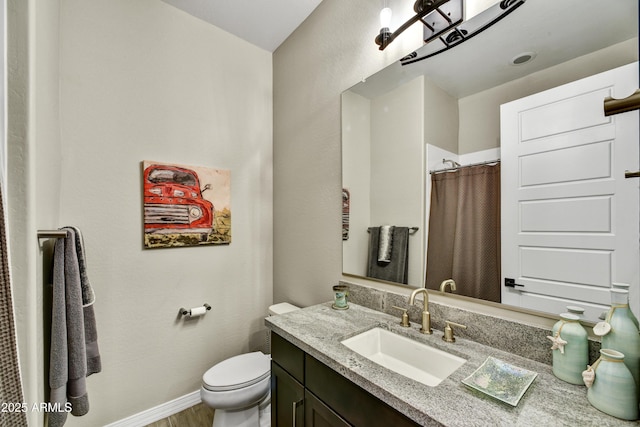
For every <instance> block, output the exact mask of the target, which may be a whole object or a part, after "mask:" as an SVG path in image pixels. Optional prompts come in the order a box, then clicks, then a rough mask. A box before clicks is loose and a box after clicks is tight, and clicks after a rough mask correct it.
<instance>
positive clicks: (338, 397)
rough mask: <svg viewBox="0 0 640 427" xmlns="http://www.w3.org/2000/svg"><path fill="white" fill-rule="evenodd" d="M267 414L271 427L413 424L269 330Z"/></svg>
mask: <svg viewBox="0 0 640 427" xmlns="http://www.w3.org/2000/svg"><path fill="white" fill-rule="evenodd" d="M271 417H272V419H271V424H272V425H273V426H274V427H281V426H287V427H288V426H302V425H304V426H307V427H320V426H322V427H324V426H331V427H342V426H350V425H353V426H394V427H404V426H417V425H418V424H416V423H414V422H413V421H411V420H410V419H409V418H407V417H406V416H404V415H403V414H401V413H400V412H398V411H396V410H395V409H393V408H392V407H390V406H389V405H387V404H386V403H384V402H382V401H381V400H379V399H378V398H376V397H375V396H373V395H372V394H370V393H369V392H367V391H365V390H364V389H362V388H361V387H359V386H357V385H356V384H354V383H352V382H351V381H349V380H348V379H346V378H345V377H343V376H342V375H340V374H339V373H337V372H335V371H334V370H333V369H331V368H329V367H327V366H326V365H325V364H323V363H322V362H320V361H318V360H317V359H315V358H314V357H312V356H310V355H308V354H306V353H305V352H304V351H302V350H301V349H299V348H298V347H296V346H295V345H293V344H291V343H290V342H289V341H287V340H285V339H284V338H282V337H281V336H279V335H278V334H276V333H274V332H272V333H271ZM294 420H295V423H294Z"/></svg>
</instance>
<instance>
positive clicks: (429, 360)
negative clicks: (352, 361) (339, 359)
mask: <svg viewBox="0 0 640 427" xmlns="http://www.w3.org/2000/svg"><path fill="white" fill-rule="evenodd" d="M342 344H344V345H345V346H347V347H348V348H350V349H351V350H353V351H355V352H356V353H358V354H360V355H362V356H364V357H366V358H367V359H369V360H372V361H374V362H375V363H377V364H379V365H382V366H384V367H385V368H388V369H391V370H392V371H394V372H396V373H398V374H400V375H404V376H405V377H409V378H411V379H413V380H416V381H419V382H421V383H423V384H426V385H428V386H431V387H434V386H437V385H438V384H440V383H441V382H442V381H443V380H444V379H445V378H447V377H448V376H449V375H451V374H452V373H453V372H454V371H455V370H456V369H458V368H459V367H460V366H462V365H463V364H464V362H466V360H465V359H463V358H461V357H458V356H454V355H453V354H449V353H447V352H446V351H442V350H438V349H437V348H433V347H431V346H428V345H426V344H422V343H420V342H417V341H414V340H412V339H410V338H407V337H403V336H401V335H397V334H394V333H393V332H390V331H388V330H386V329H382V328H373V329H370V330H368V331H366V332H363V333H361V334H358V335H356V336H354V337H351V338H348V339H346V340H344V341H342Z"/></svg>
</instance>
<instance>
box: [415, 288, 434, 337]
mask: <svg viewBox="0 0 640 427" xmlns="http://www.w3.org/2000/svg"><path fill="white" fill-rule="evenodd" d="M421 292H422V293H423V294H424V309H423V310H422V327H421V328H420V332H422V333H423V334H431V333H432V332H433V331H432V330H431V314H429V293H428V292H427V290H426V288H418V289H415V290H414V291H413V292H411V296H410V297H409V306H412V305H414V302H415V299H416V295H418V294H419V293H421Z"/></svg>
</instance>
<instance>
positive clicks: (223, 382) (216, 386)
mask: <svg viewBox="0 0 640 427" xmlns="http://www.w3.org/2000/svg"><path fill="white" fill-rule="evenodd" d="M298 309H299V307H296V306H295V305H292V304H289V303H286V302H283V303H279V304H274V305H272V306H270V307H269V315H270V316H275V315H278V314H283V313H288V312H290V311H294V310H298ZM270 385H271V356H270V355H268V354H264V353H262V352H261V351H254V352H252V353H245V354H240V355H238V356H233V357H230V358H229V359H226V360H223V361H222V362H220V363H218V364H216V365H215V366H213V367H212V368H210V369H209V370H208V371H207V372H205V373H204V375H203V376H202V387H201V388H200V397H201V398H202V402H203V403H204V404H206V405H207V406H209V407H211V408H213V409H215V413H214V417H213V427H258V426H260V427H269V426H270V425H271V393H270V389H271V387H270Z"/></svg>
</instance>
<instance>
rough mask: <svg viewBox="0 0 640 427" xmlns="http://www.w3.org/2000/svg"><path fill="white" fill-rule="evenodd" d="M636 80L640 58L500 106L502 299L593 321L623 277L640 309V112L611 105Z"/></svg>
mask: <svg viewBox="0 0 640 427" xmlns="http://www.w3.org/2000/svg"><path fill="white" fill-rule="evenodd" d="M637 88H638V64H637V63H634V64H630V65H626V66H623V67H620V68H617V69H614V70H611V71H607V72H605V73H601V74H597V75H595V76H592V77H588V78H586V79H582V80H578V81H576V82H573V83H570V84H567V85H564V86H560V87H557V88H554V89H551V90H548V91H544V92H541V93H538V94H535V95H532V96H529V97H526V98H522V99H519V100H516V101H513V102H510V103H507V104H504V105H502V106H501V112H500V114H501V116H500V121H501V140H502V147H501V149H502V154H501V156H502V167H501V174H502V182H501V185H502V283H503V290H502V302H503V303H505V304H509V305H514V306H518V307H523V308H528V309H532V310H540V311H545V312H552V313H561V312H564V311H566V306H567V305H579V306H582V307H584V308H585V309H586V312H585V316H586V318H587V319H590V320H594V319H596V318H597V317H598V316H599V315H600V313H602V311H603V310H605V309H606V308H607V306H608V304H609V302H610V294H609V289H610V287H611V283H614V282H621V283H629V284H630V285H631V308H632V309H633V311H634V312H635V313H636V315H638V310H639V308H640V291H639V286H640V283H639V281H640V279H639V277H640V271H639V270H640V244H639V241H638V238H639V236H640V232H639V228H640V214H639V212H640V203H639V198H640V197H639V196H640V184H639V181H640V180H639V179H637V178H632V179H625V177H624V173H625V170H629V171H637V170H638V169H640V167H639V163H640V161H639V159H640V155H639V150H638V146H639V134H638V126H639V123H638V111H637V110H636V111H632V112H628V113H622V114H618V115H615V116H609V117H606V116H605V115H604V108H603V102H604V99H605V98H606V97H608V96H612V97H614V98H624V97H627V96H628V95H630V94H631V93H633V91H635V90H636V89H637ZM505 279H513V281H514V283H515V284H516V285H515V286H514V287H509V286H505V283H506V282H505Z"/></svg>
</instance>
